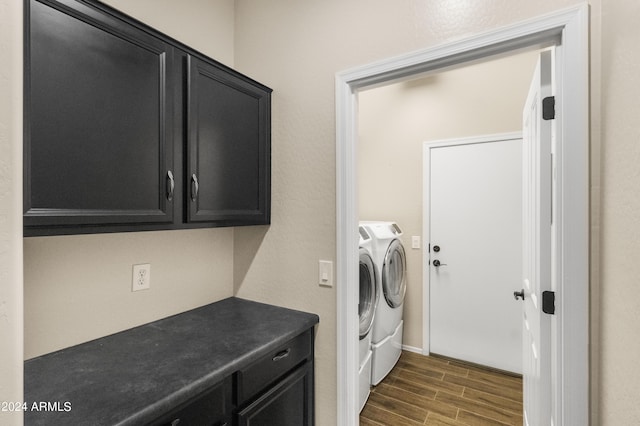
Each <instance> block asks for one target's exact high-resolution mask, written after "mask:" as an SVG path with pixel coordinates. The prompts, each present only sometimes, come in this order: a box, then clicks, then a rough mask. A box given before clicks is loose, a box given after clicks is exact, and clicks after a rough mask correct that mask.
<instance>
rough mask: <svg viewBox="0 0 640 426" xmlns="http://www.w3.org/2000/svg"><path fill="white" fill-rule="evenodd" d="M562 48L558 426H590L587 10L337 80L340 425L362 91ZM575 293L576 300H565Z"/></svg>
mask: <svg viewBox="0 0 640 426" xmlns="http://www.w3.org/2000/svg"><path fill="white" fill-rule="evenodd" d="M553 44H556V45H557V46H558V48H557V50H558V56H557V62H556V81H557V82H558V83H559V86H558V87H560V88H561V90H560V92H559V93H557V94H556V101H557V102H556V111H557V116H556V117H557V118H556V119H557V120H558V124H557V125H558V129H559V132H558V133H559V134H558V152H557V154H556V155H557V167H558V176H557V185H558V191H557V197H556V199H555V200H554V202H555V203H556V206H557V208H558V209H559V210H558V214H559V216H558V217H559V218H560V220H559V223H558V227H557V265H558V268H557V271H556V272H557V275H556V278H557V279H558V284H559V288H558V293H559V297H558V298H557V299H556V310H557V311H556V313H557V316H558V317H557V322H558V332H557V334H556V335H557V341H555V342H554V343H553V344H554V345H555V346H556V351H555V353H556V354H557V359H556V360H555V361H556V363H557V365H558V367H559V368H558V370H557V372H556V373H557V374H556V378H557V382H556V383H557V388H556V389H555V392H554V393H555V395H554V398H553V399H554V410H556V416H555V418H556V419H558V423H559V425H567V426H569V425H576V424H580V425H586V424H588V423H589V8H588V5H587V4H586V3H585V4H580V5H577V6H575V7H572V8H569V9H565V10H562V11H559V12H556V13H552V14H549V15H545V16H542V17H539V18H535V19H531V20H527V21H524V22H521V23H517V24H513V25H509V26H506V27H504V28H500V29H498V30H494V31H490V32H486V33H483V34H479V35H477V36H474V37H470V38H467V39H463V40H460V41H456V42H452V43H447V44H443V45H440V46H436V47H433V48H428V49H425V50H420V51H417V52H412V53H409V54H406V55H401V56H397V57H393V58H389V59H385V60H382V61H379V62H375V63H372V64H368V65H364V66H360V67H357V68H353V69H350V70H346V71H343V72H339V73H337V74H336V241H337V244H336V245H337V247H336V259H337V265H336V279H337V285H336V290H337V291H336V299H337V300H336V304H337V306H336V310H337V319H336V323H337V327H336V333H337V343H336V346H337V348H336V349H337V395H336V399H337V424H338V425H340V426H348V425H357V424H358V402H357V400H358V339H357V336H358V314H357V305H358V290H357V286H350V285H347V284H348V283H353V282H358V208H357V203H358V190H357V143H358V137H357V135H358V122H357V115H358V114H357V108H358V107H357V104H358V95H357V92H358V91H359V90H361V89H364V88H371V87H374V86H380V85H384V84H388V83H390V82H395V81H400V80H403V79H407V78H410V77H412V76H417V75H419V74H425V73H427V72H433V71H437V70H439V69H443V68H444V67H449V66H455V65H460V64H464V63H466V62H470V61H473V60H479V59H482V58H486V57H489V56H492V55H496V54H505V53H509V52H513V51H516V50H518V49H522V48H530V47H532V46H537V47H543V46H549V45H553ZM569 289H570V290H571V293H570V294H571V297H570V298H564V297H562V295H563V294H568V291H565V290H569Z"/></svg>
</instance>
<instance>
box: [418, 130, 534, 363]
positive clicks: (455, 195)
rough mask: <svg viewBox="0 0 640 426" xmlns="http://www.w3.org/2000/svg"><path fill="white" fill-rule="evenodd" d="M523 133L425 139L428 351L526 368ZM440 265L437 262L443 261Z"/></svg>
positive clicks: (471, 360)
mask: <svg viewBox="0 0 640 426" xmlns="http://www.w3.org/2000/svg"><path fill="white" fill-rule="evenodd" d="M521 147H522V140H521V138H520V135H505V136H494V137H489V138H483V139H474V140H462V141H451V142H444V143H438V144H427V145H425V149H426V150H427V151H428V152H429V154H428V155H427V156H426V160H427V162H428V164H425V166H426V167H428V170H425V172H426V174H428V185H427V186H428V193H427V194H425V195H426V196H427V197H428V198H427V199H428V200H429V204H430V206H429V208H428V211H425V214H427V215H428V217H427V218H426V219H427V221H425V223H428V224H429V239H430V243H431V252H430V262H429V263H430V264H429V266H428V267H429V271H428V273H429V288H430V290H429V291H430V294H429V297H430V303H429V306H430V308H429V311H430V317H429V327H430V335H429V337H430V339H429V351H430V352H431V353H435V354H440V355H445V356H449V357H452V358H457V359H461V360H466V361H470V362H474V363H477V364H482V365H487V366H491V367H495V368H499V369H502V370H507V371H512V372H517V373H520V372H522V305H521V304H520V303H515V301H514V296H513V290H514V286H517V285H518V284H517V283H519V282H521V279H522V251H521V250H522V231H521V229H522V151H521ZM438 265H439V266H438Z"/></svg>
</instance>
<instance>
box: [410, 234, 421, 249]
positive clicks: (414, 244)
mask: <svg viewBox="0 0 640 426" xmlns="http://www.w3.org/2000/svg"><path fill="white" fill-rule="evenodd" d="M411 248H412V249H419V248H420V236H419V235H414V236H412V237H411Z"/></svg>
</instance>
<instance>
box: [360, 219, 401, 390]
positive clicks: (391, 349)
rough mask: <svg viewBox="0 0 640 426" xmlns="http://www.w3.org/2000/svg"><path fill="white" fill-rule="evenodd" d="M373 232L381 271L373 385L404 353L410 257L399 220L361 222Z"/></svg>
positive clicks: (373, 344)
mask: <svg viewBox="0 0 640 426" xmlns="http://www.w3.org/2000/svg"><path fill="white" fill-rule="evenodd" d="M360 225H361V226H362V227H364V229H365V230H366V231H367V232H368V233H369V235H371V237H372V245H373V261H374V263H375V265H376V270H377V272H378V277H379V279H378V293H379V294H380V297H379V298H378V303H377V305H376V313H375V317H374V320H373V328H372V331H371V333H372V334H371V351H372V363H371V384H373V385H377V384H378V383H380V381H382V379H384V378H385V376H386V375H387V374H388V373H389V372H390V371H391V369H392V368H393V366H394V365H395V364H396V362H398V359H399V358H400V354H401V353H402V328H403V320H402V315H403V306H404V296H405V292H406V288H407V283H406V275H407V259H406V254H405V251H404V246H403V245H402V240H401V236H402V231H401V230H400V227H399V226H398V225H397V224H396V223H395V222H360Z"/></svg>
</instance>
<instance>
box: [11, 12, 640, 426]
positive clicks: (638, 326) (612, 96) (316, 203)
mask: <svg viewBox="0 0 640 426" xmlns="http://www.w3.org/2000/svg"><path fill="white" fill-rule="evenodd" d="M145 1H146V4H148V5H151V4H153V6H151V8H154V7H156V6H155V5H156V4H157V2H153V1H151V0H145ZM18 3H19V2H15V1H7V0H0V8H1V12H2V13H0V23H1V24H2V25H0V28H1V30H0V34H1V37H2V43H0V52H1V53H2V57H3V58H5V59H6V58H7V57H9V58H14V59H9V61H6V60H5V61H3V62H2V65H1V66H0V70H1V71H0V72H1V73H2V78H0V84H2V86H1V88H2V94H3V96H1V97H0V105H2V108H8V109H9V112H8V114H5V111H4V110H2V114H0V130H1V131H5V129H9V130H8V132H9V134H10V136H9V144H8V149H9V152H10V154H9V155H11V156H12V158H14V160H10V161H9V162H8V166H7V167H8V168H5V164H7V163H2V165H3V168H2V169H1V170H0V171H1V173H6V175H5V174H2V175H1V176H0V184H2V185H8V186H9V187H11V188H14V190H16V188H18V189H17V190H18V191H19V186H20V183H19V182H20V179H21V178H20V175H21V171H20V161H19V160H16V159H15V156H16V155H17V154H15V153H16V152H19V150H20V146H21V138H20V132H19V131H16V128H17V127H19V124H17V122H18V121H19V120H20V117H21V113H20V107H19V106H18V104H19V103H20V102H19V98H20V96H19V93H18V94H17V95H15V94H16V92H15V90H16V88H18V89H19V88H20V87H21V79H20V72H19V71H18V72H15V71H10V72H9V73H8V74H7V71H6V70H7V69H9V70H17V69H18V68H19V67H20V64H19V63H20V62H21V61H20V60H19V59H18V58H17V56H18V55H16V52H17V51H20V43H21V37H19V36H16V35H15V33H14V30H15V27H18V26H19V25H20V24H19V21H20V17H19V16H15V15H16V9H17V8H19V6H17V4H18ZM120 3H121V4H122V7H123V8H124V7H128V4H129V3H136V4H137V3H138V2H134V1H131V2H128V1H127V2H125V1H124V0H121V1H120ZM577 3H578V0H540V1H536V2H532V1H528V0H514V1H508V2H506V1H501V0H487V1H485V2H453V3H447V2H443V1H441V0H407V1H403V2H392V1H385V0H352V1H349V2H343V1H338V0H327V1H323V2H309V1H307V2H303V1H298V2H292V1H286V0H269V1H268V2H267V1H264V2H256V1H250V0H235V14H236V19H235V28H234V34H235V38H234V40H235V50H234V49H233V47H232V46H231V47H228V42H222V43H223V44H224V45H225V46H227V47H224V48H223V49H222V50H223V51H227V49H229V50H231V51H233V56H232V57H233V60H232V62H233V63H234V64H235V66H236V68H238V69H240V70H241V71H243V72H246V73H249V74H250V75H251V76H253V77H255V78H256V79H258V80H261V81H263V82H264V83H266V84H267V85H270V86H271V87H273V88H274V89H275V92H274V102H273V104H274V117H273V124H274V128H273V143H274V147H273V165H274V173H273V197H274V203H273V226H272V227H271V228H269V229H268V230H266V229H265V228H255V229H249V228H246V229H241V230H236V231H235V234H234V235H233V238H232V239H233V241H234V244H235V249H234V250H235V251H234V253H233V256H234V260H233V274H234V278H233V289H234V290H233V291H236V292H237V293H238V294H239V295H241V296H245V297H251V298H255V299H258V300H265V301H271V302H274V303H278V304H281V305H288V306H295V307H298V308H300V309H306V310H309V311H313V312H316V313H318V314H319V315H320V318H321V324H320V326H319V334H318V338H317V340H316V343H317V345H318V346H317V348H318V357H319V362H318V365H317V369H316V373H317V389H318V394H317V418H318V422H317V424H318V425H319V426H325V425H333V424H335V409H336V383H335V382H336V379H335V373H336V358H335V339H336V338H335V336H336V333H335V322H334V319H335V291H334V290H331V289H321V288H319V287H317V286H316V285H315V281H316V275H317V269H316V268H317V266H316V265H317V260H318V259H319V258H326V259H334V260H335V148H334V144H335V128H334V127H335V126H334V114H335V107H334V95H333V94H334V75H335V72H337V71H341V70H344V69H347V68H350V67H353V66H359V65H362V64H365V63H368V62H371V61H374V60H378V59H383V58H387V57H389V56H392V55H397V54H401V53H405V52H409V51H412V50H415V49H421V48H425V47H429V46H434V45H438V44H441V43H443V42H446V41H450V40H454V39H457V38H461V37H466V36H469V35H472V34H476V33H479V32H482V31H485V30H487V29H491V28H496V27H499V26H503V25H507V24H510V23H513V22H517V21H521V20H524V19H528V18H531V17H534V16H538V15H541V14H545V13H547V12H551V11H554V10H557V9H560V8H563V7H565V6H569V5H572V4H577ZM602 3H603V4H602V6H600V1H599V0H592V1H591V4H592V5H593V6H594V7H593V8H592V27H591V28H592V31H591V46H592V50H591V54H592V61H593V66H592V70H591V72H592V82H593V83H592V93H591V110H592V120H593V121H592V148H594V149H593V151H592V156H593V157H595V158H594V159H593V161H592V164H593V165H594V171H595V174H596V175H599V173H600V172H601V175H602V179H601V180H600V179H599V177H598V176H596V177H595V178H594V179H593V182H592V184H593V185H594V187H593V192H592V193H593V194H595V195H596V196H595V197H594V200H593V205H594V208H593V209H592V211H591V213H592V215H593V216H596V217H593V218H592V221H593V223H594V226H593V228H592V239H591V246H592V253H595V254H594V266H593V267H592V269H593V270H594V274H595V276H594V278H596V279H594V282H597V281H601V285H600V286H594V285H592V306H595V307H596V308H597V309H596V310H595V311H592V314H591V319H592V329H600V330H601V332H600V336H599V338H597V339H594V341H593V343H592V344H593V346H594V350H593V352H592V355H594V356H593V357H592V360H593V362H595V364H594V366H593V372H592V373H593V374H592V382H594V381H595V382H596V383H597V382H598V381H599V382H600V383H601V386H600V396H598V397H597V398H596V399H595V400H594V404H595V407H596V408H597V407H599V408H600V415H599V416H596V417H595V418H594V421H593V424H594V425H598V424H601V425H605V426H617V425H627V424H638V423H640V406H639V405H638V404H637V401H636V396H637V395H638V394H640V368H638V366H637V359H638V355H639V353H640V347H639V345H640V343H639V342H640V341H639V340H638V338H637V337H638V336H639V335H640V314H639V313H640V308H639V307H638V303H637V302H636V301H635V297H634V295H635V291H636V289H637V285H638V277H640V262H637V261H636V260H635V259H637V258H638V255H639V254H640V246H639V244H640V243H639V242H638V241H639V240H640V239H639V238H638V237H637V236H638V235H639V234H640V221H639V220H638V218H639V217H640V214H639V213H640V186H639V185H638V179H639V176H638V170H639V168H638V160H639V157H640V144H638V143H637V141H638V140H639V139H640V126H639V125H638V120H637V117H638V116H639V115H640V106H639V105H640V104H639V103H638V101H637V100H638V98H639V96H638V95H639V94H638V93H637V92H638V90H639V87H640V86H639V85H638V83H637V72H636V70H637V69H638V66H639V64H640V50H638V49H637V43H638V40H640V26H638V25H637V17H638V16H640V3H638V2H637V1H636V0H609V1H606V2H602ZM172 4H173V6H172V8H171V9H170V11H168V12H167V14H166V15H165V17H164V18H165V19H166V20H167V25H169V26H171V25H172V24H171V22H172V19H173V15H174V14H178V13H180V12H185V13H186V11H187V10H191V7H190V6H189V5H188V4H187V3H186V2H179V3H177V2H173V3H172ZM208 4H209V5H211V3H208ZM132 7H133V6H132ZM214 7H216V4H214ZM600 9H601V12H600ZM216 10H217V9H216ZM5 12H7V13H5ZM200 12H201V11H200V10H199V9H197V8H196V9H194V10H193V16H194V17H195V16H200V15H202V13H200ZM146 13H151V11H150V10H145V11H144V13H143V15H144V14H146ZM18 15H19V13H18ZM143 15H139V17H140V18H141V19H145V16H143ZM159 18H162V17H159ZM226 19H229V20H231V19H232V17H231V16H227V18H226ZM5 21H6V22H9V23H10V24H12V25H7V26H6V25H4V24H5ZM154 25H156V24H154ZM184 27H185V25H182V26H177V27H176V28H174V29H173V31H172V32H173V33H175V34H174V35H175V36H176V37H177V38H180V37H179V36H178V35H179V34H182V32H183V31H186V30H187V29H186V28H184ZM600 28H601V31H600ZM207 29H208V30H209V31H212V33H217V31H219V28H213V26H212V27H211V28H207ZM18 31H19V29H18ZM165 31H167V30H166V29H165ZM205 38H207V41H203V42H202V45H204V46H205V47H207V46H209V45H210V44H211V46H216V44H217V43H218V40H217V39H216V38H215V37H213V36H212V37H205ZM6 41H8V43H7V44H5V42H6ZM600 46H601V49H602V54H600ZM202 50H205V49H202ZM214 50H217V49H215V48H214ZM7 52H9V55H8V56H6V55H5V53H7ZM205 53H210V54H211V52H209V51H205ZM213 56H215V57H220V59H222V60H223V62H224V61H225V60H226V61H229V60H230V59H229V57H228V56H226V54H224V53H223V54H222V55H220V54H214V55H213ZM222 57H224V58H222ZM600 59H601V60H600ZM5 78H7V80H4V79H5ZM7 88H13V90H14V91H11V89H7ZM7 92H9V93H14V95H15V96H17V98H18V99H17V100H16V99H15V98H14V97H11V99H8V98H7V97H6V96H5V93H7ZM2 126H7V127H2ZM0 135H1V133H0ZM5 141H6V139H2V137H0V146H1V147H2V149H3V150H4V149H6V148H7V144H6V142H5ZM600 151H601V157H600ZM3 155H4V151H3ZM3 158H4V157H3ZM599 194H602V195H601V196H600V195H599ZM17 198H19V195H16V193H15V192H14V193H13V194H12V196H11V198H10V199H8V200H7V201H6V202H7V203H8V204H4V203H5V200H2V203H3V208H4V206H5V205H11V203H13V202H15V201H16V199H17ZM3 212H4V211H3ZM4 220H5V219H4V218H2V220H0V243H1V244H2V247H5V250H7V252H6V253H10V254H9V255H7V254H6V253H5V252H3V251H0V273H5V271H7V272H6V274H7V275H3V276H2V277H1V279H0V291H2V292H3V294H2V295H1V297H2V300H1V301H0V303H2V302H5V301H6V304H5V306H6V308H5V309H7V310H6V317H5V316H4V315H5V314H4V312H3V311H0V317H1V318H2V319H1V320H0V323H2V325H0V333H2V335H1V336H0V337H1V338H2V339H3V340H2V342H3V345H2V347H1V349H0V354H1V355H0V357H1V358H0V361H1V362H0V364H2V365H4V364H5V362H7V363H9V364H11V365H13V366H14V367H15V371H18V370H19V369H20V362H19V360H16V359H15V357H16V354H18V353H19V351H20V348H19V347H16V346H19V344H20V334H21V333H20V330H19V327H20V319H19V310H20V307H19V306H18V305H19V303H20V302H19V296H17V295H19V293H20V289H21V282H20V274H21V272H20V271H19V266H17V265H19V260H16V257H19V253H20V250H21V242H20V240H19V239H17V238H14V237H13V235H14V234H16V228H18V229H19V221H20V219H19V215H16V214H15V212H13V213H12V212H11V211H10V212H9V213H8V215H7V216H6V220H7V221H6V222H5V221H4ZM212 232H213V233H217V231H215V230H214V231H212ZM224 232H225V231H222V234H224ZM160 234H162V233H160ZM167 234H169V235H173V234H171V233H167ZM218 237H220V238H227V237H229V236H228V235H227V236H225V235H220V236H217V235H216V236H214V237H212V239H214V240H215V239H217V238H218ZM54 238H61V237H54ZM95 238H96V240H92V242H91V243H87V247H88V250H89V251H97V250H98V248H97V246H98V245H100V244H101V241H100V240H99V238H101V237H95ZM146 238H149V240H148V241H146V242H145V243H144V244H145V245H149V246H151V245H154V244H164V243H171V241H172V239H171V238H170V237H167V238H164V237H163V236H162V235H156V234H150V235H149V236H148V237H146ZM54 241H55V240H54ZM122 241H123V245H119V246H118V248H119V249H121V250H125V251H127V250H130V249H129V248H126V247H127V245H126V244H127V239H126V238H124V237H123V239H122ZM36 244H38V243H36ZM43 244H46V245H48V244H49V243H48V242H44V243H43ZM212 244H213V243H212ZM243 244H246V246H247V247H249V248H250V249H249V250H248V252H246V253H245V252H244V251H243V250H242V249H241V247H243ZM54 246H56V244H54ZM59 247H60V248H66V245H65V243H60V245H59ZM599 247H600V249H598V248H599ZM186 250H188V248H187V249H186ZM57 256H58V254H57V253H52V254H51V257H50V258H48V259H47V261H52V262H53V260H54V259H56V257H57ZM177 256H180V255H179V254H178V255H177ZM25 257H26V258H28V257H29V253H25ZM127 257H129V258H130V260H131V261H132V262H133V261H135V260H134V259H135V257H136V256H134V255H132V254H131V255H128V256H127ZM176 263H180V262H176ZM153 271H155V269H153ZM153 271H152V274H153V273H154V272H153ZM87 272H88V273H91V274H93V273H94V271H91V270H87ZM118 273H120V272H118ZM80 275H82V281H83V282H84V280H85V278H84V277H85V276H87V275H86V274H84V275H83V274H80ZM5 277H6V278H5ZM598 278H600V280H598ZM154 279H155V276H154ZM59 280H60V279H59V278H58V279H56V281H58V284H56V283H53V284H52V285H59ZM337 285H344V283H337ZM30 286H32V284H30V283H25V287H26V288H27V289H28V288H29V287H30ZM78 288H80V287H79V284H78ZM77 294H78V295H79V296H82V295H84V294H85V293H84V290H83V291H81V292H80V293H77ZM5 299H6V300H5ZM79 301H80V303H82V298H80V299H79ZM4 318H6V320H5V319H4ZM82 319H83V320H86V318H82ZM55 332H56V333H58V332H60V330H55ZM28 334H29V331H28V330H27V335H28ZM5 342H8V345H5ZM0 374H2V377H0V380H1V381H0V383H1V384H0V390H1V391H2V394H1V395H0V399H2V400H5V399H11V398H13V397H14V395H16V394H19V393H20V386H21V384H20V381H19V375H16V374H15V373H12V372H7V370H6V369H2V370H0ZM5 378H8V381H7V382H5ZM596 411H597V410H596ZM2 423H3V424H6V423H9V422H4V419H3V422H2Z"/></svg>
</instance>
